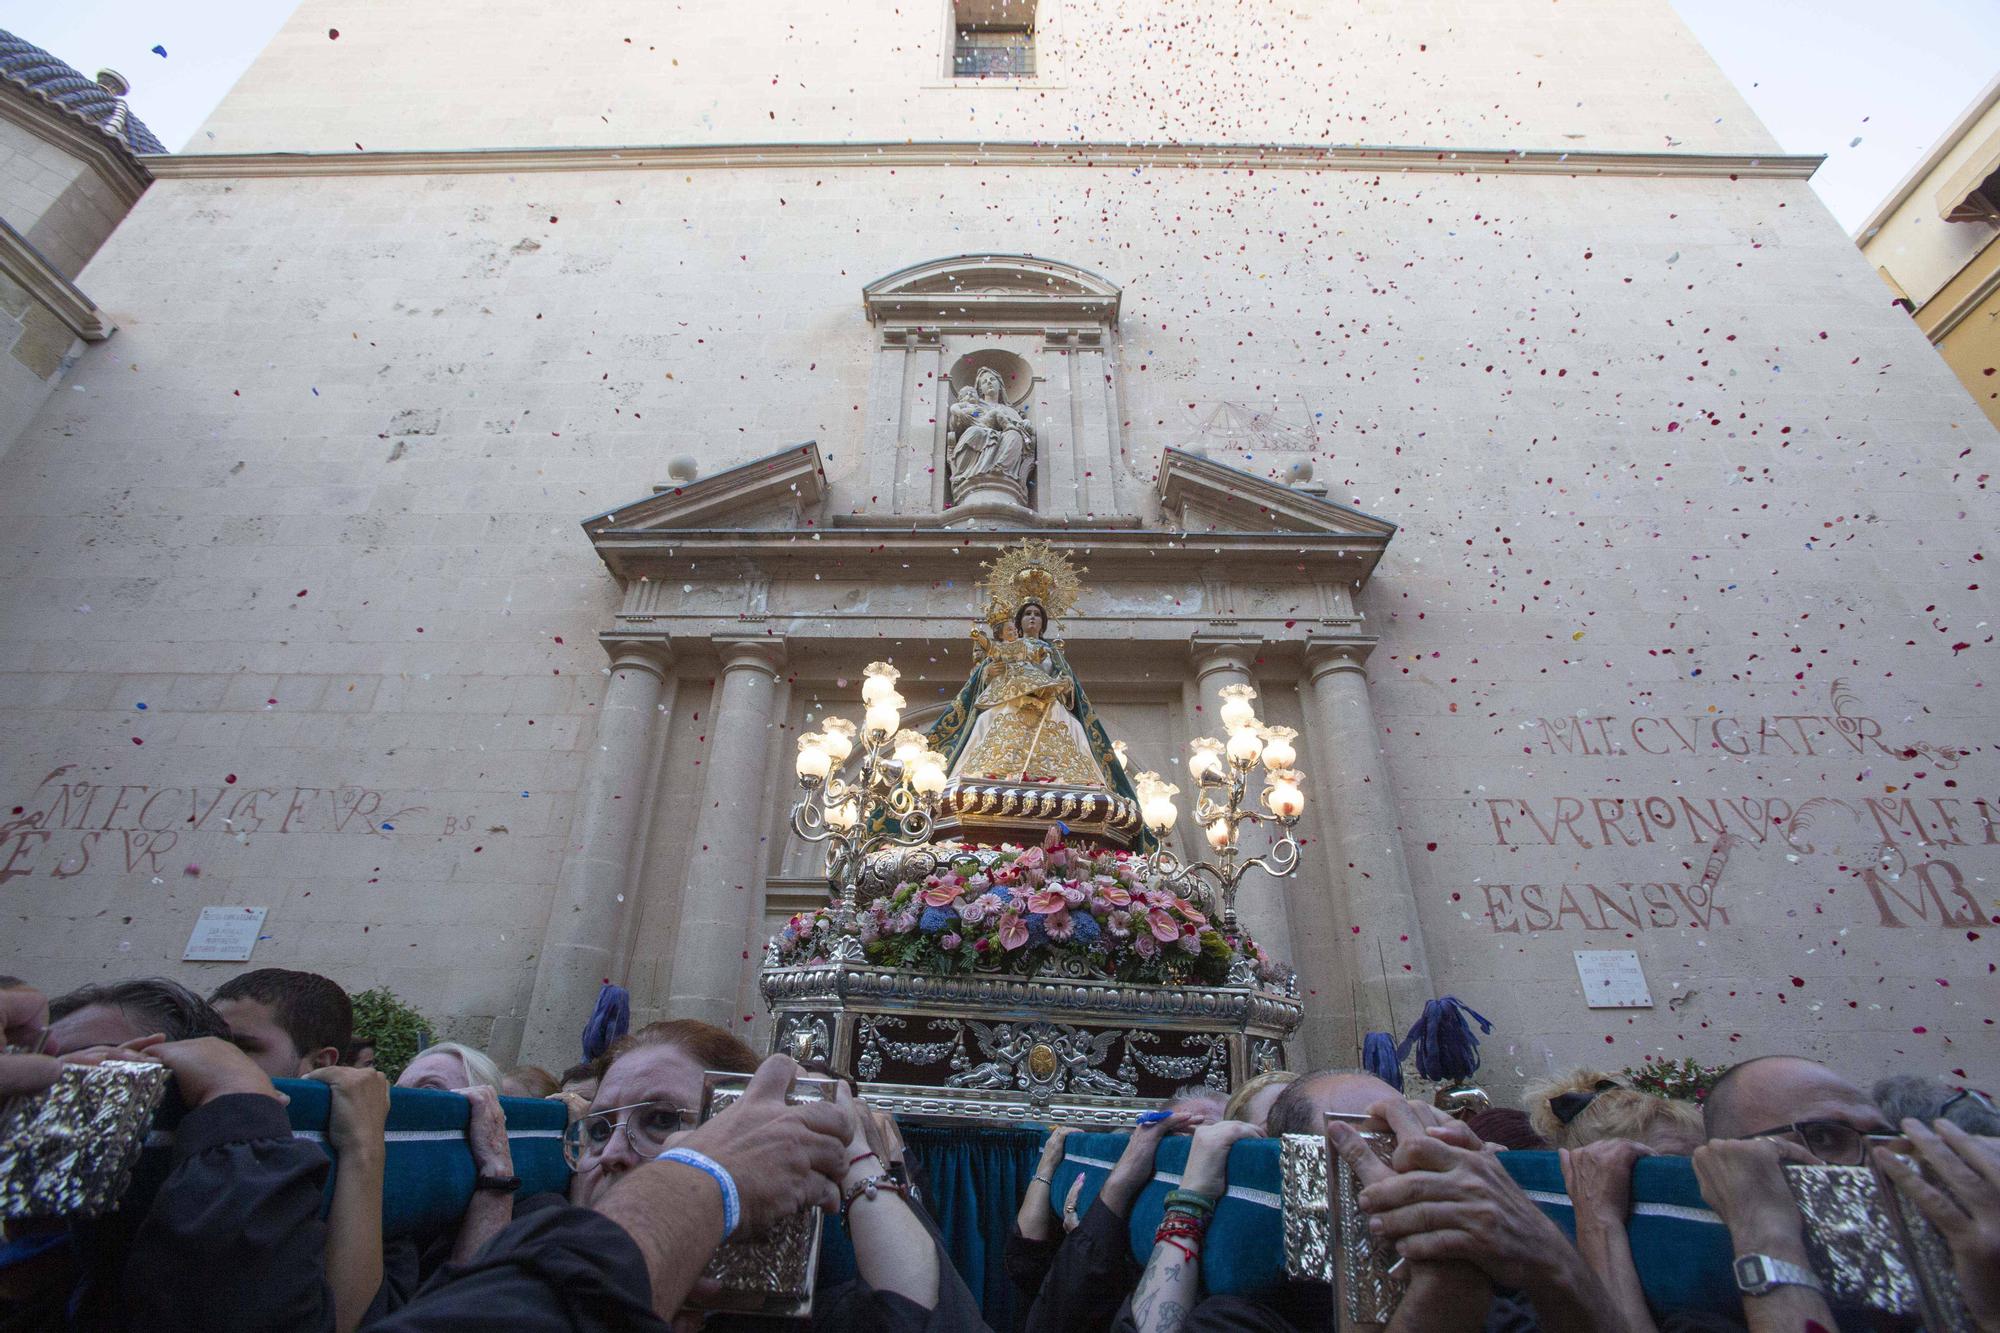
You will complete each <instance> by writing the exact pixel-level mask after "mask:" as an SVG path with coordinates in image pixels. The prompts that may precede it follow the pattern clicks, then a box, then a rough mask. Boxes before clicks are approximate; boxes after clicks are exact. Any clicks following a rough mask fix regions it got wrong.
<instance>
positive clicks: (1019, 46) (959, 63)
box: [951, 0, 1035, 79]
mask: <svg viewBox="0 0 2000 1333" xmlns="http://www.w3.org/2000/svg"><path fill="white" fill-rule="evenodd" d="M952 33H953V43H952V54H951V72H952V76H953V77H954V78H960V79H1029V78H1033V77H1034V75H1035V6H1034V0H953V4H952Z"/></svg>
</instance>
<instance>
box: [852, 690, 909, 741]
mask: <svg viewBox="0 0 2000 1333" xmlns="http://www.w3.org/2000/svg"><path fill="white" fill-rule="evenodd" d="M889 699H895V700H896V701H897V702H896V703H890V702H889ZM900 704H901V696H900V695H898V694H897V693H896V692H895V691H894V690H891V691H889V698H888V699H882V700H880V701H878V702H876V703H872V704H869V705H868V716H866V717H864V718H862V719H861V730H862V732H863V734H865V735H866V736H867V737H868V739H869V740H870V741H879V740H883V739H885V738H887V737H889V736H893V735H895V734H896V729H897V728H898V727H900V726H902V725H903V713H902V709H901V707H900Z"/></svg>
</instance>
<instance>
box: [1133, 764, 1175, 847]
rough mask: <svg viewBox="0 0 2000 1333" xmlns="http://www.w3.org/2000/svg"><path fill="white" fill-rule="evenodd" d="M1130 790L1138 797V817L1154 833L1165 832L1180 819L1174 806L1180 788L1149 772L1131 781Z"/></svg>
mask: <svg viewBox="0 0 2000 1333" xmlns="http://www.w3.org/2000/svg"><path fill="white" fill-rule="evenodd" d="M1132 790H1133V791H1134V792H1135V793H1137V794H1138V797H1139V817H1140V818H1141V819H1143V820H1145V821H1146V827H1147V828H1149V829H1151V830H1153V831H1154V832H1155V833H1162V832H1165V831H1166V830H1167V829H1170V828H1172V827H1173V826H1174V824H1175V823H1176V822H1177V821H1178V820H1179V819H1180V810H1179V809H1178V808H1177V807H1176V806H1175V805H1174V797H1175V796H1176V795H1178V794H1179V793H1180V788H1179V787H1176V786H1175V785H1174V784H1173V783H1171V782H1166V781H1163V780H1161V778H1160V775H1159V774H1158V773H1154V772H1152V771H1150V770H1149V771H1147V772H1144V773H1141V774H1139V775H1138V776H1137V777H1135V778H1133V779H1132Z"/></svg>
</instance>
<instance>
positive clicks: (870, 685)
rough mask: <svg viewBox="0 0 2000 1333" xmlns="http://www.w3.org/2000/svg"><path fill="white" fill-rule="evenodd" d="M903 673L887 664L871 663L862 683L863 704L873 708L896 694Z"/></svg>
mask: <svg viewBox="0 0 2000 1333" xmlns="http://www.w3.org/2000/svg"><path fill="white" fill-rule="evenodd" d="M902 674H903V673H902V672H900V671H898V670H896V668H894V667H892V666H890V665H889V664H888V663H887V662H870V663H869V664H868V666H867V669H866V671H865V672H864V673H863V679H862V681H861V702H862V703H864V704H866V705H867V706H868V707H870V708H873V707H874V706H875V705H876V704H879V703H881V702H882V701H883V700H884V699H886V698H888V697H889V696H890V695H892V694H894V693H895V692H896V682H897V681H898V680H899V679H901V677H902Z"/></svg>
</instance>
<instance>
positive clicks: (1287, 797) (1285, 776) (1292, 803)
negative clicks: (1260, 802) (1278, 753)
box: [1264, 771, 1306, 819]
mask: <svg viewBox="0 0 2000 1333" xmlns="http://www.w3.org/2000/svg"><path fill="white" fill-rule="evenodd" d="M1298 776H1299V775H1298V774H1297V773H1293V772H1289V771H1280V772H1277V773H1273V774H1272V775H1271V785H1270V786H1268V787H1266V788H1264V808H1265V809H1267V810H1269V811H1270V812H1271V813H1272V814H1274V815H1276V816H1278V817H1279V818H1280V819H1296V818H1298V816H1299V815H1301V814H1303V813H1305V808H1306V794H1305V791H1304V790H1303V789H1302V788H1301V787H1300V786H1299V783H1298Z"/></svg>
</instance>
